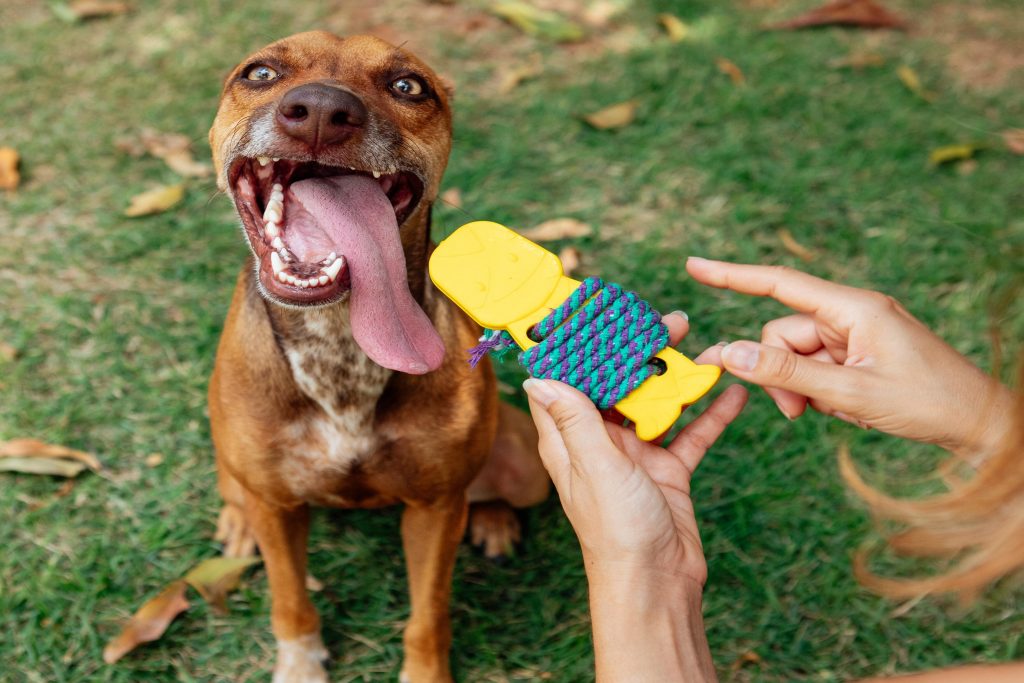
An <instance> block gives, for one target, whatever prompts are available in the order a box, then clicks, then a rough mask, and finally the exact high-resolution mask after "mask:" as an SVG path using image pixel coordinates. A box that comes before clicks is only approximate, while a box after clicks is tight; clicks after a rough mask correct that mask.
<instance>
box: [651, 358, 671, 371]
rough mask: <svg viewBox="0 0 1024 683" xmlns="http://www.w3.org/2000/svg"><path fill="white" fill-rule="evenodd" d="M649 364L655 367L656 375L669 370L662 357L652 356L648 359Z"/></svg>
mask: <svg viewBox="0 0 1024 683" xmlns="http://www.w3.org/2000/svg"><path fill="white" fill-rule="evenodd" d="M647 364H648V365H650V366H652V367H653V368H654V373H655V374H656V375H664V374H665V373H666V372H668V365H667V364H666V363H665V361H663V360H662V359H660V358H652V359H650V360H649V361H647Z"/></svg>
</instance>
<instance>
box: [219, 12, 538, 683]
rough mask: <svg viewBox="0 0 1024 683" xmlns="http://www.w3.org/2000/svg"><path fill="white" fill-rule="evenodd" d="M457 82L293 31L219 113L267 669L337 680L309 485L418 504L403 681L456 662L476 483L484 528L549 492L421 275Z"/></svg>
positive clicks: (232, 382) (244, 508) (226, 354)
mask: <svg viewBox="0 0 1024 683" xmlns="http://www.w3.org/2000/svg"><path fill="white" fill-rule="evenodd" d="M450 98H451V93H450V90H449V88H448V87H447V86H446V85H445V81H443V80H442V79H441V78H440V77H439V76H438V75H437V74H435V73H434V72H433V71H432V70H431V69H430V68H429V67H428V66H427V65H426V64H424V63H423V62H422V61H420V60H419V59H418V58H417V57H415V56H414V55H413V54H411V53H410V52H408V51H406V50H404V49H402V48H399V47H395V46H393V45H390V44H388V43H386V42H384V41H382V40H379V39H377V38H374V37H369V36H353V37H346V38H341V37H338V36H335V35H333V34H330V33H325V32H320V31H315V32H310V33H300V34H297V35H294V36H291V37H289V38H285V39H283V40H280V41H278V42H275V43H272V44H271V45H268V46H267V47H265V48H263V49H261V50H259V51H257V52H255V53H254V54H252V55H250V56H249V57H248V58H247V59H245V60H244V61H243V62H242V63H241V64H239V65H238V66H237V67H236V68H235V69H234V70H233V71H232V72H231V74H230V75H229V76H228V77H227V80H226V81H225V83H224V88H223V91H222V94H221V99H220V105H219V109H218V111H217V115H216V118H215V120H214V123H213V126H212V128H211V130H210V146H211V148H212V150H213V159H214V165H215V167H216V170H217V178H218V186H219V187H220V189H221V190H223V191H224V192H225V193H226V194H227V195H228V196H229V197H230V198H231V199H232V200H233V202H234V206H235V208H236V209H237V212H238V214H239V217H240V219H241V225H242V232H243V234H244V235H245V239H246V243H247V244H248V246H249V248H250V250H251V252H252V256H251V258H250V259H249V261H248V263H247V264H246V265H245V266H244V267H243V268H242V271H241V273H240V274H239V276H238V280H237V283H236V288H235V292H234V295H233V298H232V301H231V307H230V310H229V312H228V315H227V320H226V322H225V326H224V331H223V335H222V337H221V340H220V345H219V347H218V349H217V358H216V363H215V367H214V372H213V375H212V377H211V380H210V388H209V411H210V422H211V431H212V435H213V442H214V447H215V450H216V459H217V474H218V488H219V490H220V493H221V495H222V497H223V500H224V506H223V508H222V510H221V513H220V518H219V520H218V531H217V538H218V539H219V540H221V541H223V542H224V544H225V554H227V555H229V556H237V555H247V554H251V553H252V552H253V550H254V546H258V548H259V550H260V552H261V553H262V555H263V559H264V563H265V565H266V571H267V577H268V581H269V584H270V592H271V624H272V629H273V633H274V636H275V638H276V640H277V661H276V664H275V668H274V681H275V682H278V683H280V682H289V683H291V682H298V681H302V682H306V681H326V680H327V675H326V673H325V670H324V668H323V660H324V659H325V658H326V656H327V652H326V650H325V648H324V645H323V642H322V640H321V636H320V623H319V617H318V615H317V612H316V610H315V608H314V607H313V604H312V602H311V601H310V598H309V596H308V594H307V592H306V577H307V572H306V543H307V537H308V531H309V515H310V512H309V510H310V506H314V505H315V506H326V507H333V508H372V507H379V506H385V505H392V504H399V503H401V504H404V506H405V509H404V511H403V513H402V521H401V534H402V545H403V548H404V551H405V557H406V564H407V567H408V574H409V592H410V598H411V611H410V617H409V621H408V624H407V625H406V628H405V632H404V637H403V640H404V646H405V653H404V660H403V662H402V668H401V676H400V680H401V681H408V682H410V683H434V682H443V681H450V680H451V673H450V668H449V662H448V658H449V649H450V645H451V626H450V623H449V616H448V603H449V597H450V593H451V580H452V573H453V566H454V563H455V554H456V549H457V546H458V544H459V542H460V539H461V538H462V537H463V535H464V533H465V528H466V524H467V514H469V513H467V510H468V508H469V503H470V502H473V503H484V502H485V501H492V502H491V503H488V504H487V505H485V506H481V507H479V509H477V506H476V505H474V510H473V512H472V513H471V515H472V519H471V521H470V524H471V525H472V526H473V530H472V532H473V536H474V537H475V540H477V541H480V542H484V543H485V544H486V545H488V547H489V548H490V551H491V554H493V552H494V550H495V548H501V547H503V546H505V545H508V544H509V543H510V542H512V541H514V540H515V539H516V538H517V534H518V526H517V522H516V518H515V514H514V512H513V511H512V507H525V506H527V505H533V504H535V503H537V502H540V501H541V500H543V499H544V498H545V497H546V496H547V494H548V487H549V483H548V479H547V476H546V474H545V472H544V470H543V467H542V466H541V464H540V460H539V456H538V454H537V449H536V447H537V434H536V431H535V430H534V427H533V423H532V422H531V421H530V419H529V417H528V416H526V415H525V413H523V412H521V411H519V410H517V409H514V408H511V407H509V406H506V405H504V404H499V401H498V397H497V389H496V380H495V376H494V371H493V369H492V368H491V366H490V365H489V364H487V363H483V364H481V365H479V366H478V367H477V368H476V369H475V370H472V369H470V367H469V365H468V364H467V362H466V360H465V354H464V350H465V349H467V348H469V347H471V346H473V345H474V344H475V343H476V341H477V337H478V336H479V335H480V329H479V328H478V327H477V326H476V325H475V324H474V323H473V322H472V321H470V320H469V319H468V318H467V317H466V316H465V315H464V314H463V313H462V312H461V311H459V310H458V309H457V308H456V307H455V306H454V304H452V303H451V302H450V301H448V300H447V299H445V298H444V297H443V296H442V295H441V294H440V293H439V292H437V291H436V290H435V289H434V288H433V286H432V284H431V283H430V282H429V280H428V278H427V275H426V264H427V258H428V256H429V254H430V252H431V249H432V243H431V241H430V217H431V205H432V203H433V202H434V200H435V198H436V197H437V193H438V187H439V184H440V181H441V176H442V174H443V173H444V169H445V166H446V165H447V162H448V155H449V151H450V149H451V125H452V116H451V107H450Z"/></svg>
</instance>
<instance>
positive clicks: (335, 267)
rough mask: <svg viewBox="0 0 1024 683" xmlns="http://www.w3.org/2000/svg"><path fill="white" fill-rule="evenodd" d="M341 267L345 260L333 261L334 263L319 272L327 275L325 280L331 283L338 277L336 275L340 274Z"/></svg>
mask: <svg viewBox="0 0 1024 683" xmlns="http://www.w3.org/2000/svg"><path fill="white" fill-rule="evenodd" d="M343 265H345V259H340V258H339V259H335V260H334V263H332V264H331V265H329V266H327V267H326V268H321V269H320V272H321V273H324V274H325V275H327V278H328V279H329V280H330V281H331V282H334V280H335V279H336V278H337V277H338V273H340V272H341V267H342V266H343Z"/></svg>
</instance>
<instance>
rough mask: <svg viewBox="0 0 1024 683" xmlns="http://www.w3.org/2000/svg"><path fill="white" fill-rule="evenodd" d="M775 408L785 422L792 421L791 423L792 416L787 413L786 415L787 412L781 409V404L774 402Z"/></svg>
mask: <svg viewBox="0 0 1024 683" xmlns="http://www.w3.org/2000/svg"><path fill="white" fill-rule="evenodd" d="M775 407H776V408H778V409H779V412H780V413H782V416H783V417H784V418H786V419H787V420H789V421H790V422H792V421H793V416H792V415H790V414H789V413H787V412H786V409H785V408H783V407H782V404H781V403H779V402H778V401H776V402H775Z"/></svg>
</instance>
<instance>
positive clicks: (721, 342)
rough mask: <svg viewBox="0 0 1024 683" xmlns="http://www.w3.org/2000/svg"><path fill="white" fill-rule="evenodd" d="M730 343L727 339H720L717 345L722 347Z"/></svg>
mask: <svg viewBox="0 0 1024 683" xmlns="http://www.w3.org/2000/svg"><path fill="white" fill-rule="evenodd" d="M728 345H729V342H727V341H720V342H718V343H717V344H715V346H722V347H725V346H728Z"/></svg>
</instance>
